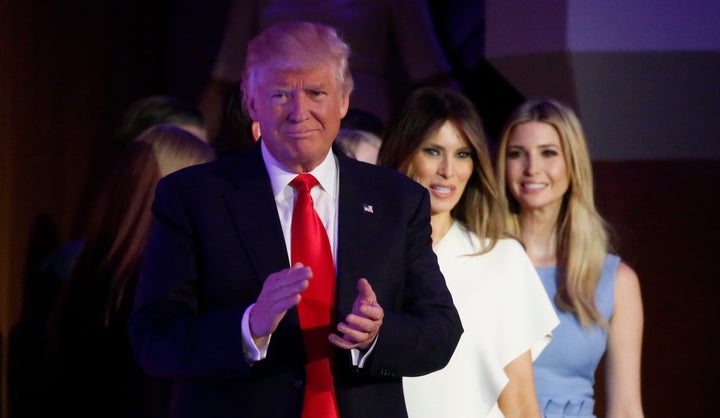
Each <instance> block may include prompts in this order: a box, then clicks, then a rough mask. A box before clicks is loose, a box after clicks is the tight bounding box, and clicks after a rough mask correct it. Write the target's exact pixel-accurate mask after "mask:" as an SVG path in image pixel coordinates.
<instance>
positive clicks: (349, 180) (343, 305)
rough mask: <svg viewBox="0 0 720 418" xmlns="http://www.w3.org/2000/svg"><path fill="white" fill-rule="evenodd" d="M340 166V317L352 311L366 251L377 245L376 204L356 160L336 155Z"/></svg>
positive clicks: (340, 154) (337, 306)
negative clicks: (373, 240)
mask: <svg viewBox="0 0 720 418" xmlns="http://www.w3.org/2000/svg"><path fill="white" fill-rule="evenodd" d="M336 154H337V155H338V164H339V167H340V197H339V202H338V204H339V208H338V237H337V239H338V243H337V244H338V245H337V248H338V253H337V266H338V267H337V270H338V271H337V282H336V295H337V300H336V308H337V313H338V315H339V316H340V317H343V316H344V315H345V314H347V313H348V312H350V311H351V310H352V304H353V302H354V300H355V297H356V296H357V290H356V285H357V281H358V280H359V279H360V278H361V277H362V276H361V274H362V271H364V269H363V265H364V264H365V263H367V262H368V259H367V257H366V256H365V253H366V249H367V248H370V246H372V245H377V243H373V242H372V241H371V235H372V234H368V231H372V230H373V227H371V224H374V219H373V212H374V207H375V202H373V201H372V200H371V195H370V193H369V192H368V190H367V187H366V186H365V185H364V184H363V183H362V181H360V179H361V178H362V176H361V174H360V173H359V171H358V167H357V164H359V163H356V162H355V161H351V160H350V159H349V158H348V157H345V156H344V155H342V153H341V152H336Z"/></svg>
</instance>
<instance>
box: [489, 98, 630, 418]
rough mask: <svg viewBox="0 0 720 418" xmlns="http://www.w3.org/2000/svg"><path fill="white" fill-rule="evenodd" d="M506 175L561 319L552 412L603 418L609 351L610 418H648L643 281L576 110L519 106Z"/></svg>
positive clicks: (515, 214)
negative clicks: (600, 186)
mask: <svg viewBox="0 0 720 418" xmlns="http://www.w3.org/2000/svg"><path fill="white" fill-rule="evenodd" d="M497 176H498V182H499V188H500V200H501V201H502V203H503V205H504V206H505V207H506V208H507V219H506V224H507V227H508V229H509V231H510V232H511V233H513V234H516V235H517V236H518V237H520V239H521V241H522V242H523V244H524V245H525V248H526V249H527V252H528V254H529V256H530V259H531V260H532V262H533V264H534V265H535V268H536V270H537V271H538V273H539V274H540V277H541V279H542V282H543V285H544V286H545V290H546V291H547V293H548V295H549V296H550V298H552V300H553V301H554V304H555V311H556V312H557V315H558V317H559V318H560V325H559V326H558V327H557V328H556V329H555V331H554V332H553V340H552V342H551V343H550V345H549V346H548V347H547V348H546V349H545V351H543V353H542V354H541V355H540V357H539V358H538V359H537V361H536V362H535V364H534V366H535V386H536V389H537V393H538V398H539V402H540V407H541V409H542V412H543V416H544V417H547V418H556V417H583V418H588V417H594V416H595V415H594V404H595V399H594V390H593V385H594V383H595V382H594V376H595V372H596V369H597V367H598V364H599V362H600V359H601V358H602V357H603V355H605V358H606V360H605V376H606V381H605V386H606V388H607V389H606V393H607V407H606V411H607V416H608V417H625V418H641V417H643V408H642V402H641V393H640V360H641V351H642V333H643V307H642V298H641V293H640V285H639V281H638V277H637V275H636V274H635V272H634V271H633V269H632V268H631V267H630V266H628V265H627V264H625V263H624V262H622V261H621V259H620V258H619V257H618V256H617V255H615V254H613V253H612V249H611V248H610V245H609V240H608V232H607V229H606V226H605V223H604V221H603V219H602V218H601V216H600V214H599V213H598V211H597V209H596V208H595V204H594V196H593V176H592V166H591V162H590V156H589V153H588V147H587V144H586V140H585V134H584V133H583V130H582V127H581V125H580V121H579V120H578V118H577V116H576V115H575V113H574V112H573V111H572V109H570V108H569V107H567V106H566V105H564V104H562V103H560V102H558V101H556V100H552V99H531V100H528V101H527V102H525V103H524V104H522V105H521V106H520V107H518V108H517V109H516V110H515V111H514V113H513V114H512V115H511V116H510V118H509V120H508V122H507V125H506V127H505V128H504V130H503V134H502V137H501V141H500V145H499V154H498V158H497Z"/></svg>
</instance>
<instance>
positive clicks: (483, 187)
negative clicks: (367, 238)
mask: <svg viewBox="0 0 720 418" xmlns="http://www.w3.org/2000/svg"><path fill="white" fill-rule="evenodd" d="M488 154H489V153H488V148H487V144H486V142H485V138H484V133H483V127H482V123H481V121H480V117H479V116H478V114H477V112H476V111H475V109H474V106H473V105H472V103H471V102H470V101H469V100H468V99H467V98H465V97H464V96H463V95H462V94H460V93H457V92H454V91H450V90H438V89H432V88H421V89H418V90H416V91H415V92H414V93H413V94H411V95H410V96H409V97H408V99H407V100H406V101H405V102H404V103H403V105H402V106H401V107H400V108H399V109H398V110H397V113H396V114H395V115H394V117H393V119H392V120H391V122H390V125H389V126H388V130H387V132H386V135H385V137H384V138H383V144H382V147H381V149H380V154H379V157H378V163H379V164H380V165H384V166H386V167H391V168H395V169H397V170H399V171H401V172H403V173H405V174H406V175H407V176H409V177H411V178H413V179H414V180H416V181H417V182H418V183H420V184H422V185H423V186H425V187H426V188H427V189H428V192H429V193H430V203H431V224H432V240H433V248H434V250H435V253H436V254H437V256H438V262H439V264H440V268H441V270H442V272H443V274H444V275H445V280H446V282H447V286H448V288H449V289H450V292H451V293H452V295H453V300H454V302H455V306H456V307H457V309H458V311H459V313H460V317H461V319H462V322H463V327H464V329H465V332H464V333H463V335H462V338H461V339H460V343H459V344H458V346H457V348H456V350H455V353H454V354H453V357H452V359H451V360H450V362H449V363H448V365H447V366H446V367H445V368H444V369H442V370H440V371H437V372H434V373H431V374H429V375H425V376H420V377H412V378H405V379H404V380H403V388H404V391H405V402H406V404H407V409H408V414H409V416H410V417H411V418H415V417H433V418H435V417H444V416H447V417H454V418H458V417H502V416H504V417H540V409H539V407H538V402H537V397H536V394H535V386H534V383H533V369H532V361H533V359H534V358H536V357H537V355H538V354H539V353H540V351H542V349H543V348H544V347H545V345H547V343H548V342H549V340H550V336H551V331H552V329H553V328H554V327H555V326H556V325H557V324H558V319H557V316H556V315H555V313H554V310H553V307H552V305H551V303H550V300H549V298H548V296H547V294H546V293H545V290H544V288H543V286H542V283H541V282H540V280H539V278H538V276H537V273H536V272H535V269H534V268H533V265H532V263H531V262H530V260H529V258H528V257H527V255H526V254H525V251H524V250H523V248H522V246H521V245H520V243H519V242H518V241H517V240H515V239H511V238H508V237H506V236H505V234H504V232H503V231H504V227H503V212H502V206H501V205H500V204H499V202H498V199H497V195H498V194H497V186H496V183H495V178H494V175H493V171H492V166H491V163H490V158H489V155H488ZM429 337H430V338H432V336H429Z"/></svg>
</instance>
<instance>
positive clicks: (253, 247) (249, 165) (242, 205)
mask: <svg viewBox="0 0 720 418" xmlns="http://www.w3.org/2000/svg"><path fill="white" fill-rule="evenodd" d="M242 157H244V158H241V159H238V161H237V163H238V164H237V165H238V167H237V168H236V169H234V171H233V172H232V173H231V174H230V176H231V179H232V183H233V185H234V186H235V188H234V189H230V190H229V191H228V192H227V194H226V195H225V201H226V202H227V206H228V210H229V211H230V213H231V216H232V218H233V220H234V222H235V228H236V229H237V232H238V235H239V236H240V239H241V241H242V242H243V246H244V247H245V250H246V251H247V254H248V258H249V260H250V263H251V264H252V266H253V269H254V270H255V273H256V275H257V277H258V279H259V280H260V281H264V280H265V278H266V277H267V276H268V275H269V274H270V273H274V272H276V271H279V270H282V269H284V268H288V267H289V262H288V257H287V249H286V247H285V239H284V237H283V233H282V227H281V225H280V220H279V219H278V215H277V206H276V205H275V198H274V196H273V192H272V186H271V184H270V178H269V176H268V174H267V170H266V169H265V164H264V163H263V159H262V154H261V152H260V146H259V144H255V146H253V147H252V148H251V149H250V150H248V151H247V152H246V153H245V155H243V156H242Z"/></svg>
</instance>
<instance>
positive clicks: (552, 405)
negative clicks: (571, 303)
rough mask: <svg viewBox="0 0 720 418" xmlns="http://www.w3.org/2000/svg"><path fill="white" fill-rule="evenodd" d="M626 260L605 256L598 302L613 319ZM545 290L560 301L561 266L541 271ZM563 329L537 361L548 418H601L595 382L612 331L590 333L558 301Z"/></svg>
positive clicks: (537, 384) (537, 379) (537, 380)
mask: <svg viewBox="0 0 720 418" xmlns="http://www.w3.org/2000/svg"><path fill="white" fill-rule="evenodd" d="M619 264H620V258H619V257H617V256H615V255H612V254H608V255H607V256H606V257H605V264H604V266H603V271H602V276H601V277H600V282H599V283H598V288H597V290H596V291H595V303H596V305H597V307H598V309H599V310H600V313H601V314H602V315H603V316H604V317H605V318H607V319H608V320H609V319H610V317H611V316H612V313H613V309H614V306H615V297H614V295H615V274H616V273H617V269H618V265H619ZM535 269H536V271H537V272H538V275H539V276H540V279H541V280H542V283H543V286H544V287H545V291H546V292H547V293H548V295H549V296H550V299H551V300H552V299H554V297H555V292H556V290H557V281H556V273H557V267H536V268H535ZM553 306H554V307H555V313H556V314H557V316H558V318H560V325H558V326H557V327H556V328H555V329H554V330H553V337H552V341H551V342H550V344H548V346H547V347H546V348H545V350H543V352H542V353H541V354H540V356H539V357H538V358H537V360H536V361H535V363H534V371H535V387H536V390H537V393H538V400H539V402H540V410H541V411H542V413H543V417H544V418H566V417H578V418H595V415H594V413H593V407H594V405H595V399H594V391H593V384H594V383H595V371H596V370H597V367H598V364H599V362H600V358H601V357H602V356H603V354H604V353H605V349H606V348H607V339H608V334H607V331H605V330H603V329H602V328H601V327H600V326H598V325H595V326H593V327H592V328H589V329H587V330H586V329H584V328H583V327H582V325H580V322H578V320H577V319H576V318H575V316H573V314H571V313H569V312H564V311H561V310H559V309H558V308H557V305H555V304H554V303H553Z"/></svg>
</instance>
